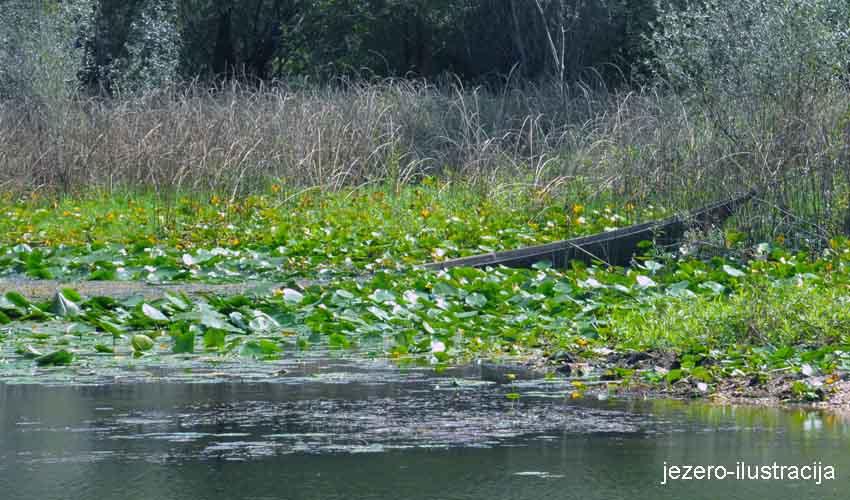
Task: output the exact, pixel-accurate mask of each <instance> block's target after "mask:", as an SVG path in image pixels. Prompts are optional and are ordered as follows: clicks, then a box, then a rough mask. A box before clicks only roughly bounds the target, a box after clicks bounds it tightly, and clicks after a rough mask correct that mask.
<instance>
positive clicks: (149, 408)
mask: <svg viewBox="0 0 850 500" xmlns="http://www.w3.org/2000/svg"><path fill="white" fill-rule="evenodd" d="M450 375H454V378H453V377H452V376H448V377H447V376H445V375H444V376H440V377H436V376H434V375H433V374H430V373H429V372H428V371H422V370H409V371H399V370H397V369H393V368H390V367H387V366H381V365H373V366H363V365H356V366H355V365H351V366H346V365H345V364H344V363H343V364H339V363H337V364H334V365H328V366H325V367H320V368H315V367H314V368H313V369H309V370H307V369H305V370H301V371H298V370H295V371H290V372H289V373H288V374H287V375H286V376H283V377H279V378H277V379H275V380H274V381H273V382H256V381H250V380H247V381H245V380H243V381H227V380H213V381H212V382H209V383H187V382H181V383H166V382H164V381H162V380H136V381H133V382H129V383H118V384H102V385H86V386H73V385H70V386H69V385H54V386H45V385H33V384H2V383H0V498H2V499H4V500H18V499H38V500H52V499H96V500H112V499H115V500H135V499H145V500H154V499H175V500H184V499H186V500H188V499H193V500H194V499H209V500H219V499H221V500H223V499H228V500H231V499H258V500H259V499H292V500H301V499H317V500H318V499H346V500H348V499H359V498H363V499H548V498H552V499H583V500H588V499H643V498H646V499H668V498H669V499H679V498H687V499H690V500H697V499H718V498H722V499H725V500H731V499H739V498H740V499H752V498H759V497H761V498H772V499H794V500H802V499H809V498H811V499H846V498H850V421H848V420H845V419H842V418H839V417H835V416H832V415H829V414H821V413H817V412H808V413H807V412H802V411H778V410H765V409H744V408H732V407H709V406H705V405H700V404H685V403H676V402H672V403H671V402H666V403H665V402H651V401H650V402H647V401H641V402H634V401H631V402H629V401H595V400H594V401H586V400H585V401H574V400H570V399H568V398H566V397H564V395H565V394H566V392H567V390H568V388H567V386H566V385H565V383H564V382H563V381H561V382H555V383H551V382H541V381H525V382H518V383H515V384H514V385H513V386H510V385H498V384H493V383H486V382H483V381H481V380H480V378H479V377H478V376H479V375H480V374H479V373H477V372H476V371H475V370H469V369H467V370H466V371H464V372H458V373H454V374H450ZM514 391H515V392H519V393H521V394H523V396H522V398H521V399H520V400H519V401H512V400H509V399H508V398H506V397H505V394H506V393H508V392H514ZM738 461H745V462H746V463H749V464H759V465H760V464H772V463H773V462H774V461H775V462H778V463H779V464H785V465H793V464H811V463H812V462H813V461H818V462H822V463H823V464H824V465H831V466H833V467H835V471H836V475H837V479H836V480H834V481H827V482H825V483H824V484H822V485H816V484H813V483H811V482H806V481H773V482H771V481H736V480H733V479H726V480H723V481H720V480H716V481H692V482H676V483H671V484H668V485H666V486H662V485H661V484H659V483H660V482H661V480H662V472H663V466H664V462H667V463H668V464H705V465H725V466H727V467H729V468H730V470H731V469H732V468H734V466H735V463H736V462H738Z"/></svg>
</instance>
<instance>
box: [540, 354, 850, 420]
mask: <svg viewBox="0 0 850 500" xmlns="http://www.w3.org/2000/svg"><path fill="white" fill-rule="evenodd" d="M715 362H716V361H714V360H711V359H710V358H705V359H704V360H700V361H699V362H698V364H697V365H698V366H702V367H708V366H710V365H711V364H713V363H715ZM529 369H530V373H540V372H541V370H543V371H546V370H548V371H550V372H556V373H560V374H562V375H567V376H569V377H576V379H575V385H576V386H577V387H578V388H579V389H580V395H581V396H582V397H600V398H604V397H607V396H616V397H626V398H656V399H657V398H674V399H703V400H706V401H710V402H714V403H719V404H747V405H757V406H775V407H776V406H788V407H800V406H805V407H810V408H822V409H830V410H836V411H841V412H850V373H847V372H835V373H832V374H820V373H813V372H807V373H804V372H803V371H799V372H795V371H791V370H774V371H772V372H766V373H765V372H760V373H750V374H745V373H740V374H736V375H735V376H731V377H726V378H722V379H713V380H712V379H701V378H697V377H694V376H687V375H684V374H683V375H681V376H678V375H677V376H676V377H673V378H674V380H669V379H666V378H667V376H668V375H669V374H671V372H674V371H679V370H681V369H682V365H681V360H680V358H679V356H678V355H677V354H676V353H674V352H671V351H660V350H650V351H627V352H620V351H608V352H606V353H605V354H604V355H602V356H589V357H583V356H582V355H580V354H575V353H567V352H563V351H561V352H557V353H555V354H551V355H549V356H548V357H546V358H543V359H540V360H538V361H536V362H534V363H531V364H530V365H529ZM642 373H651V374H654V375H655V376H656V377H657V378H660V380H659V381H658V382H656V383H647V382H645V381H644V380H642V379H641V377H640V376H639V375H640V374H642ZM583 377H584V378H583ZM585 378H586V379H587V380H592V381H594V382H592V383H590V384H585V383H583V382H582V380H584V379H585Z"/></svg>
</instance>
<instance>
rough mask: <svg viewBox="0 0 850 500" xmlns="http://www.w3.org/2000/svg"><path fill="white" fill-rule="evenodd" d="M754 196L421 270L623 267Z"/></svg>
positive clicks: (715, 220)
mask: <svg viewBox="0 0 850 500" xmlns="http://www.w3.org/2000/svg"><path fill="white" fill-rule="evenodd" d="M755 194H756V193H755V190H751V191H749V192H747V193H745V194H743V195H740V196H735V197H732V198H729V199H727V200H724V201H721V202H717V203H713V204H711V205H706V206H704V207H701V208H698V209H696V210H693V211H691V212H689V213H688V214H686V215H684V216H673V217H668V218H666V219H661V220H657V221H652V222H645V223H643V224H636V225H633V226H628V227H623V228H620V229H615V230H613V231H606V232H604V233H598V234H593V235H590V236H582V237H580V238H572V239H569V240H561V241H556V242H554V243H547V244H545V245H537V246H531V247H526V248H519V249H517V250H507V251H504V252H491V253H485V254H480V255H472V256H469V257H461V258H458V259H450V260H445V261H442V262H432V263H430V264H425V265H424V267H425V268H427V269H435V270H439V269H448V268H452V267H461V266H462V267H485V266H507V267H531V266H532V265H533V264H535V263H537V262H549V263H550V264H551V265H552V267H558V268H563V267H567V265H569V263H570V261H573V260H578V261H582V262H586V263H592V262H594V261H601V262H605V263H608V264H611V265H615V266H625V265H628V264H629V263H630V262H631V260H632V257H634V255H635V253H637V250H638V244H639V243H640V242H641V241H645V240H654V241H655V242H656V243H658V244H661V245H670V244H673V243H676V242H678V241H680V240H681V238H682V237H683V236H684V234H685V232H686V231H687V230H688V229H690V228H692V227H696V226H706V225H708V224H712V223H719V222H723V221H724V220H726V219H727V218H729V217H730V216H731V215H732V214H734V213H735V211H737V210H738V208H740V207H741V206H742V205H743V204H744V203H746V202H747V201H749V200H750V199H751V198H752V197H753V196H755Z"/></svg>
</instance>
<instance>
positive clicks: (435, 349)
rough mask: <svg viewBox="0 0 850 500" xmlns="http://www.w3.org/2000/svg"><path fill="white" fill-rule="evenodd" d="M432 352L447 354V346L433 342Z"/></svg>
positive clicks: (437, 341)
mask: <svg viewBox="0 0 850 500" xmlns="http://www.w3.org/2000/svg"><path fill="white" fill-rule="evenodd" d="M431 352H446V344H444V343H442V342H440V341H439V340H432V341H431Z"/></svg>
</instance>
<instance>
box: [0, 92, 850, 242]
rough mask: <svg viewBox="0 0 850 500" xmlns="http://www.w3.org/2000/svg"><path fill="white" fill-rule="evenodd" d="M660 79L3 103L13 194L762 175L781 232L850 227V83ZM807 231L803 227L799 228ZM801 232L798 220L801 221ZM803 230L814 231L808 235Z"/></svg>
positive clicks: (762, 214) (602, 185)
mask: <svg viewBox="0 0 850 500" xmlns="http://www.w3.org/2000/svg"><path fill="white" fill-rule="evenodd" d="M747 99H748V100H746V102H743V101H741V100H738V101H736V100H730V99H729V98H726V97H711V96H702V98H700V99H688V98H685V97H682V96H680V95H678V94H676V93H675V92H673V91H671V90H669V89H666V88H662V87H658V86H656V87H648V88H643V89H639V90H635V91H623V92H617V91H611V90H608V89H606V88H604V86H602V85H595V86H588V85H576V86H574V87H571V88H565V87H563V86H560V85H555V84H530V83H523V84H512V83H510V82H508V84H506V86H505V87H503V88H501V89H499V90H490V89H486V88H470V87H464V86H463V85H462V84H460V83H457V82H449V83H445V84H440V85H436V84H426V83H424V82H420V81H408V80H388V81H383V82H373V83H363V82H360V83H355V82H335V83H333V84H327V85H314V84H309V83H303V82H301V83H297V82H290V83H280V84H277V85H260V86H259V87H257V86H254V87H248V86H243V85H239V84H235V83H233V84H229V85H226V86H221V87H218V88H214V89H208V88H205V87H203V86H201V85H199V84H194V85H188V86H186V87H183V88H180V89H172V90H170V91H167V92H160V93H158V94H155V95H154V94H149V95H147V96H145V97H141V98H127V99H117V98H113V99H94V98H91V99H76V100H74V101H73V102H72V103H70V104H68V105H67V106H64V107H63V109H61V113H59V112H58V111H57V112H52V113H50V114H49V117H48V116H47V115H45V114H44V113H42V112H41V111H39V110H38V109H32V108H29V107H27V105H26V104H25V103H14V102H12V101H7V102H4V103H2V104H0V186H2V188H3V190H4V191H7V192H32V191H47V192H50V193H56V192H64V193H72V194H73V193H80V192H83V191H86V190H91V189H93V188H96V189H101V190H105V191H107V192H113V191H121V190H128V189H129V190H140V189H141V190H153V191H156V192H158V193H160V194H161V195H162V196H163V197H164V199H165V200H166V201H167V199H169V197H171V198H173V197H175V196H178V195H179V194H180V193H189V192H205V193H207V192H216V193H220V194H221V195H222V196H224V197H225V198H226V199H231V200H233V199H236V198H240V197H244V196H246V195H247V194H250V193H256V192H259V191H263V190H265V189H267V188H268V186H269V185H271V184H274V183H277V184H282V185H285V186H287V187H289V188H291V189H293V190H298V189H319V190H324V191H343V190H352V189H356V188H358V187H359V186H364V185H372V184H380V185H386V186H390V188H391V189H395V190H397V191H398V190H400V189H401V188H402V187H403V186H405V185H410V184H416V183H419V182H421V181H422V180H423V179H424V178H426V177H428V176H433V177H436V178H440V179H443V180H445V181H448V183H449V184H455V185H462V186H464V187H466V188H473V187H474V188H475V189H477V190H478V191H482V192H484V193H496V194H498V193H499V192H502V191H511V190H515V189H516V188H517V187H521V188H524V189H527V190H528V191H529V192H533V193H536V194H537V195H539V196H540V197H542V198H545V197H547V196H551V195H553V194H556V195H557V194H558V193H561V192H563V191H564V190H569V189H570V188H569V187H568V186H569V185H571V184H574V183H575V182H576V181H577V180H578V181H579V182H581V183H583V184H585V185H590V186H594V187H595V189H592V190H590V191H589V192H587V193H585V195H586V196H587V197H589V198H592V197H593V196H594V195H595V194H596V193H602V192H615V193H617V195H618V196H620V197H622V199H623V200H626V201H629V202H631V203H634V204H651V203H660V204H663V205H664V206H665V207H668V208H671V209H683V208H690V207H694V206H696V205H699V204H701V203H706V202H710V201H714V200H716V199H719V198H722V197H723V196H727V195H729V194H734V193H739V192H742V191H745V190H746V189H748V188H751V187H762V188H767V189H764V190H763V191H762V192H761V193H760V194H759V200H758V203H756V204H754V205H753V209H752V210H751V211H750V212H749V213H745V214H744V216H743V217H742V218H741V220H742V221H744V222H743V223H742V226H745V229H748V230H752V231H761V232H762V233H764V234H771V235H773V236H777V235H779V234H785V233H788V232H790V231H796V230H798V229H799V230H801V231H802V233H801V234H809V233H811V234H814V235H815V236H816V239H817V238H820V239H823V237H825V236H827V235H828V234H830V233H833V232H836V231H838V230H841V229H846V228H847V227H848V226H850V216H848V215H847V214H848V210H847V206H848V189H847V186H848V183H850V161H848V158H850V155H848V144H850V142H848V136H850V125H849V124H850V107H848V104H847V103H848V102H850V99H848V93H847V90H846V89H844V88H842V87H840V86H837V85H836V86H835V87H834V88H825V89H823V90H822V91H821V92H819V93H818V94H817V95H806V96H796V97H795V99H794V102H790V101H789V102H785V101H782V100H780V99H777V98H771V97H770V96H765V97H762V98H747ZM795 228H797V229H795ZM801 228H802V229H801ZM806 231H808V233H807V232H806Z"/></svg>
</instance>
